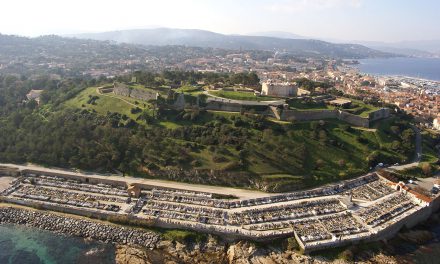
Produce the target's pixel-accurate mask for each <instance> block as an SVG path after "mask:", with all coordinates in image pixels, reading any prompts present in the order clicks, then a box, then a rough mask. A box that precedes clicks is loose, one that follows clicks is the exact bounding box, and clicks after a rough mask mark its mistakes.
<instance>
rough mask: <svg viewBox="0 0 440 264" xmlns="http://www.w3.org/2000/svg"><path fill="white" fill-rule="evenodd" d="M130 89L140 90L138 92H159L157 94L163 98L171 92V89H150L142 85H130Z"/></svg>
mask: <svg viewBox="0 0 440 264" xmlns="http://www.w3.org/2000/svg"><path fill="white" fill-rule="evenodd" d="M129 87H130V88H133V89H138V90H144V91H151V92H157V93H159V94H160V95H162V96H167V95H168V91H169V90H170V88H169V87H157V88H150V87H145V86H143V85H141V84H134V85H129Z"/></svg>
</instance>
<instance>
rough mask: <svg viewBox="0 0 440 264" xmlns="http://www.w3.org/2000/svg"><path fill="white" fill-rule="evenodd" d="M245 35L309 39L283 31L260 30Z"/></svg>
mask: <svg viewBox="0 0 440 264" xmlns="http://www.w3.org/2000/svg"><path fill="white" fill-rule="evenodd" d="M246 35H247V36H260V37H271V38H284V39H309V38H307V37H304V36H300V35H297V34H293V33H290V32H284V31H262V32H254V33H250V34H246Z"/></svg>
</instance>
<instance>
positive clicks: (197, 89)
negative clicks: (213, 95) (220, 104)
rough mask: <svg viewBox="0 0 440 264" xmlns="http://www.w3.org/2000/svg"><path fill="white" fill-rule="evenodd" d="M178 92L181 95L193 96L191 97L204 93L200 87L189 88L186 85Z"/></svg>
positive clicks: (177, 90)
mask: <svg viewBox="0 0 440 264" xmlns="http://www.w3.org/2000/svg"><path fill="white" fill-rule="evenodd" d="M175 91H176V92H179V93H186V94H191V95H198V94H200V93H202V92H203V89H202V88H200V87H198V86H189V85H185V86H182V87H180V88H178V89H176V90H175Z"/></svg>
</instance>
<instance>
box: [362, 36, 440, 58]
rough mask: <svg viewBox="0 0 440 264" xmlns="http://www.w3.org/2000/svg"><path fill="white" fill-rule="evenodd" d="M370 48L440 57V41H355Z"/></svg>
mask: <svg viewBox="0 0 440 264" xmlns="http://www.w3.org/2000/svg"><path fill="white" fill-rule="evenodd" d="M354 42H355V43H360V44H362V45H365V46H367V47H369V48H372V49H375V50H380V51H383V52H390V53H396V54H402V55H405V56H414V57H439V56H440V40H425V41H423V40H421V41H401V42H378V41H354Z"/></svg>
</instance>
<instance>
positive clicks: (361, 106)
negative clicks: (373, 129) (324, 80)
mask: <svg viewBox="0 0 440 264" xmlns="http://www.w3.org/2000/svg"><path fill="white" fill-rule="evenodd" d="M348 100H351V101H352V106H351V108H348V109H343V110H344V111H346V112H349V113H352V114H355V115H360V116H362V117H368V116H369V115H370V113H371V112H374V111H376V110H379V108H377V107H375V106H373V105H370V104H366V103H364V102H362V101H360V100H355V99H348Z"/></svg>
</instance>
